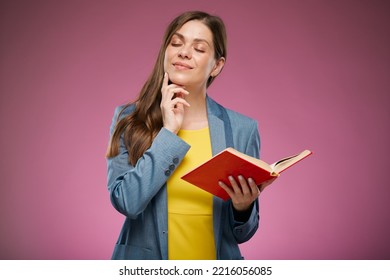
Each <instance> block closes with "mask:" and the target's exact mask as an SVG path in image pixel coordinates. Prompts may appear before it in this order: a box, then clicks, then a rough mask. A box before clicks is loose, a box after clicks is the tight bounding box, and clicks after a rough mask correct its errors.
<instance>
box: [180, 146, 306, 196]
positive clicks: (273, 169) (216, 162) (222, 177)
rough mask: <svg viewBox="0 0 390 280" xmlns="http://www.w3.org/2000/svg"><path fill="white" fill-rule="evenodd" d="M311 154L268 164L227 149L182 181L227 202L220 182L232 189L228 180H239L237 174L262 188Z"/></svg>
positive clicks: (303, 154) (183, 177) (185, 176)
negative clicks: (230, 178)
mask: <svg viewBox="0 0 390 280" xmlns="http://www.w3.org/2000/svg"><path fill="white" fill-rule="evenodd" d="M311 154H312V152H311V151H309V150H305V151H303V152H302V153H300V154H298V155H295V156H292V157H288V158H285V159H282V160H280V161H278V162H276V163H274V164H272V165H269V164H267V163H266V162H264V161H261V160H260V159H256V158H253V157H250V156H248V155H245V154H243V153H240V152H238V151H236V150H234V149H233V148H227V149H226V150H223V151H222V152H220V153H219V154H217V155H215V156H214V157H212V158H211V159H210V160H208V161H206V162H205V163H203V164H201V165H200V166H198V167H196V168H195V169H193V170H191V171H190V172H188V173H187V174H185V175H183V176H182V177H181V178H182V179H183V180H185V181H187V182H189V183H191V184H193V185H195V186H197V187H199V188H201V189H203V190H205V191H207V192H209V193H211V194H213V195H215V196H218V197H220V198H222V199H223V200H227V199H229V195H228V194H227V192H226V191H225V190H224V189H222V188H221V187H220V186H219V184H218V181H222V182H224V183H225V184H226V185H228V186H231V185H230V182H229V180H228V177H229V176H233V177H234V178H237V176H238V175H242V176H244V178H246V179H248V178H252V179H253V180H254V181H255V182H256V184H257V185H260V184H261V183H263V182H265V181H268V180H270V179H272V178H274V177H275V176H278V175H279V173H281V172H283V171H284V170H286V169H287V168H289V167H291V166H292V165H294V164H295V163H297V162H299V161H301V160H302V159H304V158H306V157H307V156H309V155H311Z"/></svg>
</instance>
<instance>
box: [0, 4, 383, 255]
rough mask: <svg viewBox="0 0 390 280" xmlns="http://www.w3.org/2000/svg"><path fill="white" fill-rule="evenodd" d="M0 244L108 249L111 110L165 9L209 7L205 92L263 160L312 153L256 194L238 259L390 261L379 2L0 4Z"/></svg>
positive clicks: (134, 85) (132, 85)
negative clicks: (213, 35)
mask: <svg viewBox="0 0 390 280" xmlns="http://www.w3.org/2000/svg"><path fill="white" fill-rule="evenodd" d="M0 5H1V6H0V24H1V26H0V28H1V37H0V40H1V42H0V91H1V96H0V127H1V132H0V133H1V138H0V141H1V142H0V147H1V148H0V149H1V157H0V172H1V177H0V182H1V183H0V184H1V185H0V186H1V189H0V192H1V193H0V221H1V223H0V228H1V230H0V237H1V238H0V258H1V259H109V258H110V257H111V252H112V249H113V246H114V243H115V241H116V239H117V236H118V234H119V231H120V227H121V225H122V222H123V217H122V216H121V215H120V214H119V213H117V212H116V211H115V210H114V208H113V207H112V206H111V204H110V201H109V196H108V191H107V190H106V162H105V157H104V154H105V150H106V146H107V143H108V130H109V125H110V123H111V118H112V114H113V111H114V108H115V107H116V106H117V105H119V104H122V103H124V102H127V101H128V100H131V99H133V98H134V97H135V96H136V95H137V94H138V90H139V89H140V87H141V85H142V84H143V82H144V81H145V79H146V77H147V76H148V74H149V72H150V70H151V67H152V65H153V63H154V61H155V58H156V55H157V51H158V48H159V45H160V41H161V38H162V33H163V32H164V30H165V27H166V25H167V24H168V23H169V21H170V20H171V19H172V18H173V17H174V16H176V15H177V14H178V13H180V12H182V11H185V10H193V9H202V10H205V11H208V12H210V13H216V14H218V15H220V16H221V17H222V18H223V19H224V20H225V22H226V25H227V29H228V38H229V50H228V58H227V64H226V67H225V69H224V70H223V72H222V74H221V76H220V77H219V78H218V79H217V80H216V81H215V83H214V84H213V85H212V86H211V87H210V89H209V94H210V96H212V97H213V98H214V99H216V100H217V101H219V102H220V103H222V104H224V105H225V106H227V107H229V108H232V109H234V110H237V111H240V112H243V113H246V114H247V115H249V116H251V117H253V118H255V119H257V120H258V121H259V128H260V131H261V139H262V151H261V155H262V158H263V159H264V160H266V161H268V162H273V161H276V160H277V159H279V158H280V157H284V156H287V155H291V154H294V153H296V152H299V151H301V150H303V149H305V148H308V149H312V150H313V151H314V153H315V155H314V156H312V157H311V158H309V159H307V160H305V161H304V162H302V163H301V164H300V165H299V167H298V166H297V167H295V168H294V169H291V170H290V171H289V172H286V173H284V174H283V176H281V177H280V179H279V180H278V181H277V182H275V183H274V185H273V186H272V187H270V188H269V189H267V190H266V191H265V192H264V193H263V194H262V195H261V199H260V202H261V227H260V229H259V230H258V232H257V233H256V235H255V236H254V238H253V239H251V240H250V241H249V242H247V243H246V244H244V245H242V251H243V254H244V255H245V257H246V258H248V259H390V242H389V236H390V219H389V213H390V203H389V198H390V186H389V185H390V184H389V179H388V178H389V177H388V176H387V175H386V174H387V172H389V170H388V168H389V161H388V156H389V154H390V153H389V143H390V139H389V115H390V113H389V111H390V110H389V104H390V103H389V99H390V97H389V89H390V79H389V74H390V71H389V70H390V69H389V68H390V52H389V49H390V34H389V33H390V32H389V23H390V22H389V17H388V15H389V4H388V3H385V1H368V0H367V1H353V0H350V1H336V0H332V1H325V0H324V1H288V0H286V1H244V0H240V1H171V0H165V1H154V2H153V1H118V0H117V1H49V0H48V1H21V0H16V1H15V0H7V1H2V2H1V4H0Z"/></svg>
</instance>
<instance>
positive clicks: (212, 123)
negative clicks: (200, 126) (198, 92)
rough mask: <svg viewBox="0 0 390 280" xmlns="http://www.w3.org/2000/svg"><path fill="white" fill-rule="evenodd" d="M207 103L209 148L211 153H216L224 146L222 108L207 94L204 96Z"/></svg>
mask: <svg viewBox="0 0 390 280" xmlns="http://www.w3.org/2000/svg"><path fill="white" fill-rule="evenodd" d="M206 104H207V117H208V122H209V129H210V138H211V148H212V153H213V155H216V154H218V153H219V152H221V151H222V150H223V149H225V148H226V138H225V121H227V120H225V118H226V117H225V116H224V114H223V111H222V110H224V109H223V108H222V107H221V105H219V104H218V103H217V102H215V101H214V100H213V99H211V98H210V97H209V96H208V95H207V96H206Z"/></svg>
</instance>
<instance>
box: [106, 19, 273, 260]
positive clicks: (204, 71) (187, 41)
mask: <svg viewBox="0 0 390 280" xmlns="http://www.w3.org/2000/svg"><path fill="white" fill-rule="evenodd" d="M225 60H226V32H225V27H224V24H223V22H222V20H221V19H220V18H219V17H216V16H211V15H209V14H207V13H204V12H186V13H183V14H181V15H179V16H178V17H177V18H176V19H174V20H173V21H172V22H171V24H170V25H169V26H168V28H167V31H166V33H165V36H164V40H163V44H162V46H161V49H160V52H159V55H158V58H157V61H156V64H155V66H154V69H153V71H152V73H151V75H150V77H149V79H148V80H147V81H146V83H145V85H144V87H143V88H142V90H141V92H140V95H139V97H138V99H137V100H136V102H134V103H132V104H128V105H126V106H121V107H118V108H117V109H116V111H115V114H114V118H113V123H112V126H111V142H110V146H109V149H108V154H107V157H108V189H109V192H110V198H111V202H112V204H113V206H114V207H115V208H116V209H117V210H118V211H119V212H120V213H122V214H123V215H125V216H126V220H125V223H124V225H123V228H122V231H121V233H120V236H119V238H118V241H117V244H116V245H115V249H114V253H113V258H114V259H242V256H241V253H240V250H239V247H238V244H239V243H242V242H245V241H247V240H249V239H250V238H251V237H252V236H253V235H254V233H255V232H256V230H257V228H258V223H259V214H258V199H257V198H258V195H259V193H260V190H261V189H262V188H264V187H265V185H263V186H260V187H258V186H256V184H255V183H254V182H253V180H252V179H251V178H243V177H238V178H229V180H230V183H231V185H232V186H231V187H228V186H227V185H225V184H223V183H222V182H221V183H220V186H221V188H223V189H225V190H226V191H227V192H228V194H229V195H230V197H231V199H229V200H228V201H226V202H224V201H222V200H221V199H219V198H216V197H213V196H212V195H211V194H209V193H206V192H204V191H202V190H200V189H198V188H196V187H195V186H193V185H190V184H188V183H186V182H184V181H183V180H181V179H180V177H181V176H182V175H183V174H184V173H185V172H186V171H188V170H190V169H192V168H193V167H195V166H196V165H198V164H200V163H202V162H203V161H205V160H207V159H209V158H210V157H211V156H212V155H214V154H216V153H218V152H220V151H221V150H223V149H224V148H226V147H229V146H232V147H234V148H236V149H237V150H240V151H242V152H244V153H246V154H248V155H251V156H254V157H258V156H259V142H260V139H259V133H258V129H257V122H256V121H254V120H252V119H249V118H247V117H245V116H243V115H241V114H238V113H235V112H233V111H231V110H228V109H225V108H224V107H222V106H221V105H219V104H217V103H216V102H215V101H213V100H212V99H211V98H210V97H208V95H207V88H208V86H209V85H210V84H211V83H212V82H213V80H214V79H215V77H216V76H217V75H218V74H219V73H220V72H221V70H222V68H223V66H224V64H225ZM221 179H223V178H221ZM259 189H260V190H259Z"/></svg>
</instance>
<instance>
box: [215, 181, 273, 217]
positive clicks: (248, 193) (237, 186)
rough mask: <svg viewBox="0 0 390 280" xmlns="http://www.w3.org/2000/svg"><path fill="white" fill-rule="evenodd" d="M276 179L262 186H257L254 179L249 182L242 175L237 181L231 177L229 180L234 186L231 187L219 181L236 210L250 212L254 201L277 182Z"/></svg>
mask: <svg viewBox="0 0 390 280" xmlns="http://www.w3.org/2000/svg"><path fill="white" fill-rule="evenodd" d="M276 178H277V177H275V178H273V179H271V180H269V181H266V182H264V183H263V184H261V185H260V186H257V185H256V183H255V181H254V180H253V179H252V178H248V180H246V179H245V178H244V177H243V176H241V175H240V176H238V178H237V179H235V178H234V177H233V176H229V178H228V179H229V182H230V184H231V185H232V186H231V187H229V186H227V185H226V184H225V183H223V182H222V181H219V185H220V186H221V188H223V189H224V190H225V191H226V192H227V193H228V195H229V196H230V198H231V199H232V203H233V207H234V209H236V210H237V211H245V210H248V209H249V207H250V206H251V205H252V203H253V201H255V200H256V199H257V197H258V196H259V195H260V192H261V191H263V190H264V188H265V187H266V186H268V185H270V184H271V183H272V182H273V181H275V179H276Z"/></svg>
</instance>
